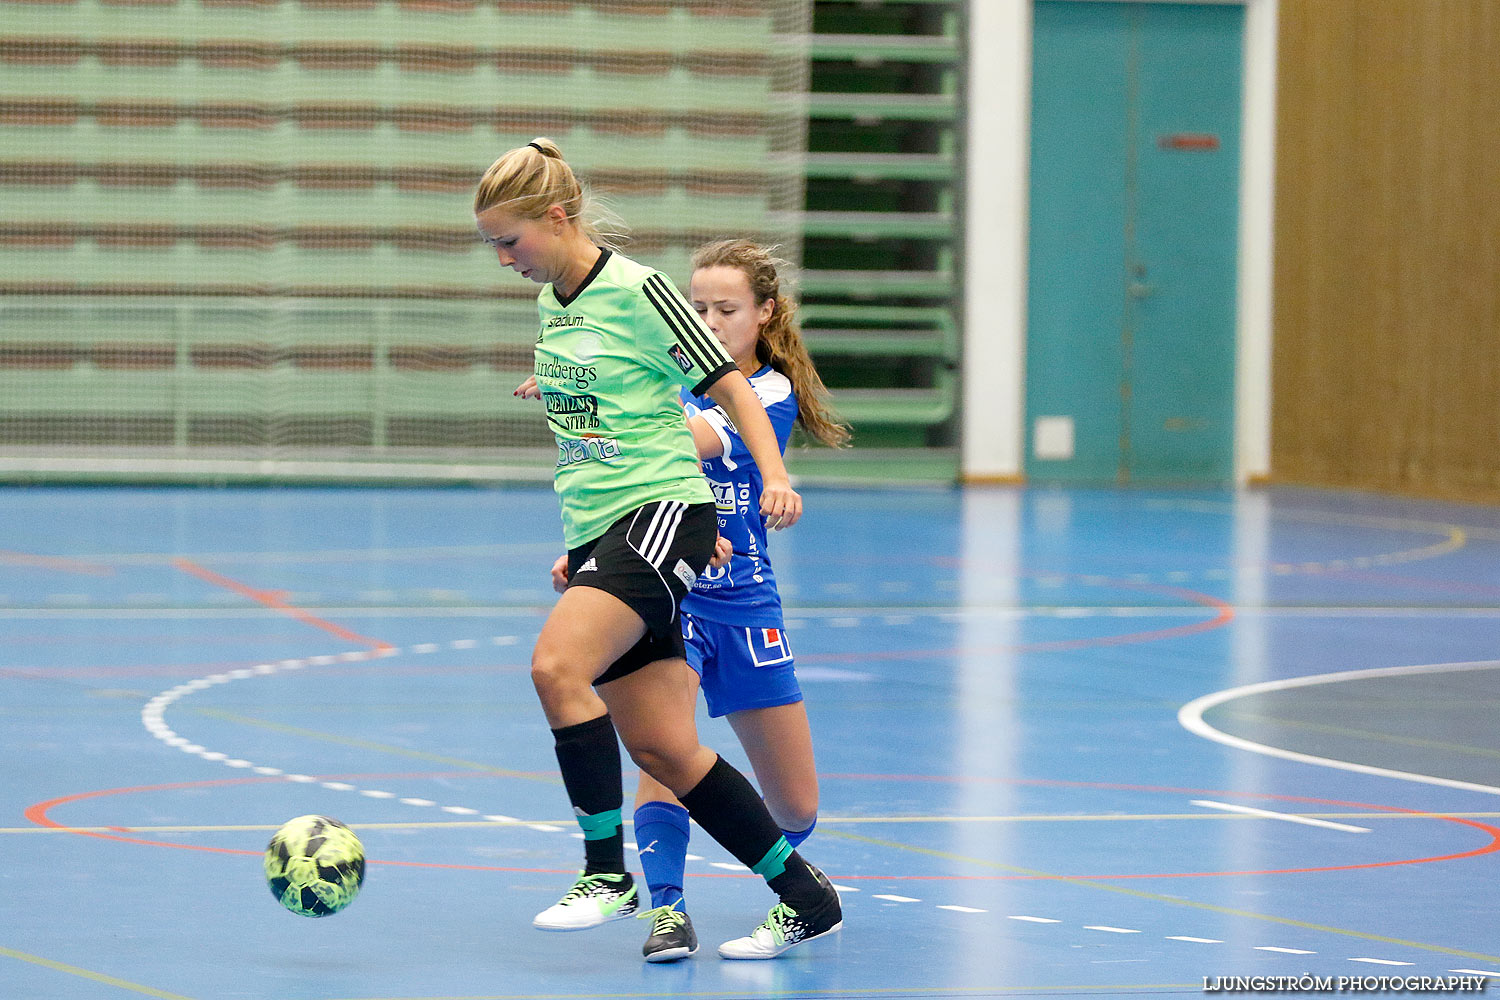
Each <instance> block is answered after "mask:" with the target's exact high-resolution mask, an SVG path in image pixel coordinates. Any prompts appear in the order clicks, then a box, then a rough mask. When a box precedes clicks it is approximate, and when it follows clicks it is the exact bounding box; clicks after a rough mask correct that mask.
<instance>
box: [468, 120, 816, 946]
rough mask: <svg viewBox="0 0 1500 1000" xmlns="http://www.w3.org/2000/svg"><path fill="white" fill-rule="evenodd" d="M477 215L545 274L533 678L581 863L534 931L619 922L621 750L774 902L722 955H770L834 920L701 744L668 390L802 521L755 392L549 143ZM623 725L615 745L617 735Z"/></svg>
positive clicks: (751, 801)
mask: <svg viewBox="0 0 1500 1000" xmlns="http://www.w3.org/2000/svg"><path fill="white" fill-rule="evenodd" d="M474 221H475V225H476V227H477V228H478V230H479V233H480V236H481V237H482V238H483V239H484V241H485V243H486V244H487V245H489V246H490V247H491V248H493V250H494V252H495V255H496V258H497V260H498V261H499V263H500V265H501V266H502V267H508V268H511V269H512V270H514V271H516V272H518V273H519V274H521V276H522V277H524V278H528V279H530V280H531V281H534V282H536V283H538V284H540V285H542V286H543V287H542V290H541V292H540V293H539V294H538V295H537V308H538V313H539V323H538V327H539V332H538V334H537V337H536V345H535V349H534V354H535V358H534V363H533V375H532V377H531V378H529V379H528V380H527V382H526V383H524V384H523V385H522V386H521V387H520V388H519V389H517V393H518V394H522V395H539V396H540V397H541V398H542V399H543V400H544V401H545V404H546V406H545V411H546V415H547V422H548V425H549V426H550V427H551V429H552V431H553V434H554V436H555V437H556V439H557V450H558V458H557V468H556V471H555V473H554V482H555V486H556V490H557V494H558V497H559V499H560V500H561V505H562V514H563V537H564V540H565V542H566V543H567V545H568V555H567V563H566V587H565V589H564V592H563V595H562V597H561V598H560V599H559V600H558V602H557V604H556V606H555V607H554V608H553V610H552V613H551V614H550V615H548V617H547V621H546V623H545V624H544V625H543V627H542V631H541V634H540V635H539V636H538V638H537V643H536V647H535V649H534V650H533V652H532V657H531V678H532V683H533V686H534V687H535V689H536V692H537V696H538V698H539V699H540V701H541V703H542V709H543V712H544V713H545V715H546V717H547V721H548V724H549V725H550V726H551V729H552V734H553V740H554V749H555V751H556V754H557V761H558V766H559V768H560V770H561V772H562V778H563V785H564V787H565V789H566V791H567V793H568V798H569V800H570V803H571V804H572V806H573V811H574V813H575V814H576V815H577V817H578V824H579V827H580V828H581V829H582V832H583V838H584V869H583V871H582V872H580V873H579V877H578V879H577V881H575V883H574V884H573V887H572V888H571V889H569V890H568V891H567V892H566V893H565V894H564V895H563V897H562V898H561V899H560V900H558V902H557V903H556V904H554V905H553V906H550V907H548V908H547V909H545V910H543V911H542V912H541V913H539V914H537V915H536V918H535V919H534V920H533V921H532V923H533V924H534V925H535V926H536V927H538V928H540V929H542V930H552V931H571V930H583V929H585V928H588V927H596V926H598V925H600V924H603V923H606V922H608V921H611V920H617V919H619V918H621V917H626V916H629V915H630V914H631V913H633V912H634V911H635V910H636V909H637V908H638V904H637V901H636V895H637V890H636V886H635V885H634V882H633V880H632V878H631V876H630V873H629V871H628V870H627V869H626V867H625V862H624V841H623V835H622V817H621V809H622V806H623V797H624V796H623V789H622V787H621V772H620V751H619V742H623V743H624V744H625V748H626V749H627V750H628V751H629V752H630V755H631V758H632V759H633V760H634V761H635V762H636V763H637V764H638V765H640V767H641V769H642V770H643V771H645V772H647V773H649V774H650V775H652V777H653V778H654V779H656V780H657V781H660V782H661V783H662V784H663V785H665V786H666V787H667V788H669V789H671V790H672V792H673V793H674V794H675V795H676V796H677V798H678V799H679V800H680V801H681V802H682V804H683V806H684V807H685V808H686V809H687V811H688V812H689V813H690V814H691V816H692V818H693V819H694V820H696V821H697V823H698V825H699V826H701V827H703V829H704V830H706V831H707V832H708V833H709V834H710V835H711V836H712V837H713V838H714V839H715V840H717V841H718V842H719V843H720V844H721V845H723V846H724V847H725V849H727V850H728V851H729V852H730V853H731V854H732V855H734V857H735V858H737V859H738V860H739V861H740V862H741V863H742V864H744V865H745V866H746V867H747V868H749V869H750V870H752V871H754V872H756V873H757V874H759V875H761V876H762V877H763V878H764V879H765V880H766V883H767V884H768V885H769V886H770V888H771V889H772V890H773V891H774V892H775V893H776V895H777V896H778V897H780V902H778V903H777V904H776V905H775V906H774V907H772V908H771V912H770V914H769V915H768V917H767V919H766V922H765V923H763V924H762V925H761V926H760V927H758V928H756V929H755V931H754V932H752V933H751V934H750V935H749V936H747V937H743V938H737V939H735V940H732V941H728V942H726V943H725V944H724V945H722V946H721V947H720V949H719V952H720V954H721V955H723V956H724V957H726V958H739V959H757V958H775V957H776V956H778V955H780V954H782V953H784V952H785V951H786V950H787V949H788V948H791V947H794V946H796V945H798V944H801V943H803V942H804V941H810V940H813V939H814V938H818V937H823V936H824V935H827V934H833V933H835V932H837V931H838V930H839V928H840V927H841V926H842V914H841V908H840V905H839V899H838V893H837V892H835V891H834V889H833V887H832V886H831V885H830V884H829V883H828V880H827V878H825V877H824V876H823V874H822V873H821V872H819V871H818V870H817V869H816V868H814V867H812V866H811V865H809V864H807V862H806V861H804V860H803V859H802V857H801V855H799V854H798V853H797V851H796V850H795V849H794V848H793V847H792V846H791V845H790V844H789V843H788V842H787V841H786V839H785V837H784V836H783V835H782V833H781V831H780V829H779V828H778V825H777V823H776V821H775V819H774V818H773V817H772V816H771V815H770V813H769V812H768V811H767V808H766V805H765V803H764V802H763V801H762V800H761V798H760V796H759V795H757V794H756V792H755V789H754V786H752V785H751V784H750V782H749V781H747V780H746V779H745V777H744V776H743V775H742V774H740V772H739V771H737V770H735V769H734V768H733V767H731V766H730V765H729V764H727V763H726V762H725V761H724V760H723V759H722V758H721V757H719V756H718V755H717V754H715V753H714V752H713V751H712V750H710V749H709V748H707V747H705V746H703V745H702V744H701V743H700V742H699V740H698V733H697V727H696V725H695V723H694V719H693V709H694V703H695V701H696V697H697V695H696V686H695V685H694V684H692V683H691V679H692V674H691V672H690V671H689V670H688V669H687V666H686V664H685V663H684V662H683V642H682V629H681V624H680V619H679V606H680V602H681V600H682V598H683V597H684V596H685V595H686V592H687V590H688V588H689V587H691V586H692V584H693V581H694V579H695V578H696V577H697V576H698V575H699V574H700V573H701V572H702V571H703V570H704V569H705V568H707V566H708V564H709V560H710V558H711V556H713V554H714V551H715V538H716V533H715V531H716V518H715V513H714V507H715V505H714V496H713V492H712V491H711V490H710V489H709V486H708V483H707V482H706V481H705V479H704V477H703V472H702V469H701V468H700V466H699V464H698V456H697V454H696V452H695V449H694V441H693V436H692V433H691V431H690V430H689V429H688V426H687V424H686V423H685V421H684V420H683V415H682V407H681V403H680V401H679V387H690V388H692V389H693V391H694V392H697V393H707V394H708V395H709V396H711V398H713V399H714V400H715V401H716V402H717V404H718V405H721V406H723V407H724V408H725V411H726V412H727V413H728V414H729V415H730V417H731V418H732V419H733V420H734V423H735V426H737V427H739V428H740V430H741V431H742V432H743V435H744V439H745V442H746V444H747V445H748V448H749V450H750V452H751V453H752V454H753V455H754V456H755V461H756V464H757V465H758V466H760V468H761V470H762V471H763V473H764V475H765V487H764V490H763V493H762V497H761V502H760V506H759V507H758V508H757V514H760V513H762V512H763V513H764V514H765V515H766V516H767V517H768V519H769V523H771V524H772V525H773V526H787V525H790V524H793V523H795V522H796V520H797V519H798V517H799V516H800V515H801V510H802V500H801V498H800V497H799V496H798V495H797V493H796V491H795V490H793V489H792V487H791V483H790V481H789V479H788V477H787V473H786V469H785V467H784V465H783V464H782V461H781V452H780V450H779V447H778V442H777V440H776V436H775V433H774V431H773V429H772V427H771V425H770V421H769V420H768V419H767V418H766V414H765V411H764V409H763V408H762V406H761V405H760V402H759V400H758V399H757V397H756V394H755V392H754V391H753V390H752V389H751V387H750V384H749V382H748V381H747V380H746V379H745V376H744V375H743V374H742V373H741V372H740V371H739V370H738V368H737V366H736V364H735V363H734V361H733V360H732V359H731V358H730V357H729V355H728V354H727V352H725V350H724V349H723V347H722V346H721V345H720V344H719V342H718V341H717V340H716V339H715V338H714V336H713V334H712V333H711V332H710V331H709V330H708V329H707V328H706V327H705V326H704V325H703V323H702V321H701V320H700V319H699V318H698V317H697V316H696V315H694V312H693V309H692V307H691V306H689V305H688V303H687V302H686V301H684V300H683V298H682V296H681V294H680V293H679V292H678V291H677V290H676V289H675V288H673V287H672V286H671V283H670V282H668V281H667V279H666V277H665V276H664V275H662V274H661V273H660V272H657V271H655V270H653V269H651V268H649V267H644V266H642V265H641V264H638V263H636V262H635V261H632V260H630V259H629V258H627V257H625V256H624V255H623V254H620V253H617V252H615V251H614V250H612V249H610V248H608V247H601V246H599V245H597V232H596V231H595V230H594V228H593V227H592V226H591V225H590V224H589V222H588V218H587V214H586V205H585V198H584V191H583V188H582V185H581V184H580V183H579V182H578V179H577V177H576V176H575V175H574V173H573V170H572V168H571V167H569V166H568V164H567V162H566V161H565V160H563V158H562V153H561V152H560V151H559V150H558V148H557V146H556V144H555V143H553V142H552V141H551V140H548V139H536V140H533V141H532V142H529V143H527V144H526V145H525V146H522V147H519V148H517V149H513V150H511V151H510V152H508V153H506V154H505V155H504V156H502V157H500V159H498V160H496V161H495V162H494V163H493V164H491V165H490V167H489V169H488V170H486V171H485V174H484V176H483V177H482V178H481V179H480V182H479V188H478V190H477V191H476V193H475V196H474ZM617 734H618V741H617Z"/></svg>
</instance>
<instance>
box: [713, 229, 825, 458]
mask: <svg viewBox="0 0 1500 1000" xmlns="http://www.w3.org/2000/svg"><path fill="white" fill-rule="evenodd" d="M785 265H786V261H784V260H779V259H777V258H776V257H775V256H773V254H772V250H771V249H770V248H767V247H763V246H761V245H760V244H758V243H752V242H751V241H749V240H719V241H718V242H715V243H707V244H704V245H703V246H701V247H699V248H698V249H697V250H696V251H694V253H693V270H694V271H697V270H699V269H700V268H705V267H732V268H734V269H736V270H738V271H740V272H741V273H743V274H744V275H745V277H746V278H747V279H748V280H749V282H750V291H751V293H752V294H753V295H754V296H755V304H756V305H757V306H759V305H760V304H762V303H764V302H767V301H769V302H774V303H775V307H774V308H773V309H772V311H771V318H770V319H769V320H767V321H766V323H765V325H764V326H762V327H761V328H760V330H759V332H758V336H757V337H756V342H755V357H756V359H757V360H758V361H760V363H761V364H765V365H770V366H771V367H772V368H774V369H775V370H776V371H779V372H781V374H783V375H785V376H786V377H787V378H788V379H789V380H790V381H791V383H792V391H793V392H795V393H796V394H797V423H799V424H801V425H802V429H803V430H805V431H806V432H807V433H808V434H809V435H810V436H811V437H813V438H815V439H816V440H818V441H821V442H822V443H823V444H826V445H828V446H829V447H832V448H842V447H844V446H845V445H847V444H848V443H849V436H850V430H849V425H848V424H846V423H844V422H843V421H842V420H840V419H839V417H838V414H836V413H835V412H834V411H833V407H832V405H831V403H830V401H829V397H828V388H827V387H826V386H825V385H823V380H822V378H820V377H819V376H818V370H817V368H815V367H814V366H813V361H812V357H811V356H810V355H809V354H808V353H807V345H806V344H805V343H803V341H802V333H801V331H800V330H799V329H798V328H797V303H796V302H794V301H793V300H792V299H791V297H790V296H788V295H786V294H785V293H783V292H782V290H781V277H780V274H779V272H778V270H777V268H778V266H785Z"/></svg>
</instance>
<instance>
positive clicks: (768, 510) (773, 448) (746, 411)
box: [694, 370, 802, 528]
mask: <svg viewBox="0 0 1500 1000" xmlns="http://www.w3.org/2000/svg"><path fill="white" fill-rule="evenodd" d="M707 391H708V395H709V396H710V397H711V398H712V399H713V401H714V402H715V403H717V404H719V405H720V406H722V407H723V408H724V412H725V413H727V414H729V419H730V420H732V421H734V426H735V427H737V428H739V432H740V438H741V439H742V440H743V441H744V442H745V447H746V448H747V449H748V450H749V452H750V457H751V458H752V459H754V460H755V464H756V465H757V466H758V467H759V468H760V477H761V482H762V483H763V484H764V485H763V486H762V487H761V491H760V512H761V513H762V514H764V515H765V516H766V523H767V525H769V526H770V527H772V528H790V527H791V526H792V525H794V524H796V523H797V520H798V518H800V517H801V516H802V497H800V496H798V495H797V491H796V490H794V489H792V481H791V477H789V476H788V475H787V471H786V464H785V463H784V462H782V460H781V446H780V444H779V443H778V442H777V440H776V431H775V430H774V429H773V428H772V427H771V419H770V418H769V417H767V416H766V411H765V408H764V407H763V406H762V405H761V402H760V397H759V396H757V395H756V394H755V390H754V389H753V388H751V387H750V380H749V379H747V378H745V376H744V373H742V372H740V371H738V370H731V371H728V372H726V373H725V374H724V375H722V376H720V377H719V379H718V380H717V381H716V382H714V384H713V385H711V386H709V387H708V390H707ZM694 440H696V435H695V437H694ZM721 447H722V446H721Z"/></svg>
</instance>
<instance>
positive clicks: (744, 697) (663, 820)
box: [635, 240, 849, 962]
mask: <svg viewBox="0 0 1500 1000" xmlns="http://www.w3.org/2000/svg"><path fill="white" fill-rule="evenodd" d="M779 263H782V262H780V261H777V260H776V259H775V258H774V257H772V255H771V254H770V253H769V252H768V251H767V250H766V249H764V248H763V247H760V246H758V245H756V244H754V243H751V242H748V241H745V240H727V241H723V242H719V243H711V244H709V245H707V246H704V247H701V248H700V249H699V250H698V251H697V253H695V254H694V255H693V274H692V281H691V284H690V287H689V295H688V298H689V299H690V300H691V301H692V304H693V308H694V309H695V310H696V311H697V313H698V315H699V316H700V317H702V319H703V321H704V323H705V324H706V325H707V326H708V328H709V329H710V330H712V331H713V333H714V336H715V337H717V338H718V340H719V342H720V343H721V344H723V345H724V349H725V350H726V351H727V352H728V353H729V356H730V357H731V358H732V359H733V360H734V363H735V366H736V367H737V368H738V369H739V370H740V371H741V372H742V373H744V375H745V377H746V378H748V379H749V380H750V385H751V387H752V388H754V389H755V394H756V396H758V397H759V398H760V401H761V404H762V405H763V406H764V407H765V409H766V415H767V416H768V417H769V418H770V420H771V426H772V428H773V429H774V430H775V432H776V439H777V443H778V444H779V445H780V447H781V450H782V451H785V450H786V446H787V441H788V439H789V438H790V437H791V434H792V425H793V424H794V423H799V422H800V423H801V424H802V427H803V429H804V430H805V431H806V432H807V433H808V434H809V435H810V436H812V437H814V438H816V439H817V440H819V441H821V442H823V443H824V444H828V445H833V446H835V447H837V446H839V445H842V444H844V443H846V442H847V441H848V440H849V430H848V428H847V427H846V426H844V425H843V424H841V423H839V422H838V420H837V419H836V418H835V417H834V416H833V415H832V413H831V412H830V410H829V406H828V401H827V396H828V394H827V390H826V389H824V387H823V382H822V380H821V379H820V378H819V377H818V373H817V370H816V369H815V368H814V367H813V363H812V359H811V358H810V357H809V356H808V352H807V348H806V346H804V344H803V342H802V337H801V334H800V333H799V332H798V329H797V324H796V320H795V315H796V305H795V303H794V302H793V301H792V300H791V298H790V297H788V296H787V295H785V294H783V293H782V291H781V287H780V279H779V276H778V273H777V265H778V264H779ZM682 395H683V403H684V406H685V408H686V410H687V413H688V418H689V419H688V425H689V427H690V428H691V429H692V432H693V439H694V442H695V443H696V444H697V447H698V455H699V457H700V458H702V459H703V471H704V474H705V475H706V476H707V477H708V482H709V485H710V486H711V487H712V488H713V491H714V499H715V506H716V507H717V509H718V519H719V535H720V546H721V548H722V547H724V546H725V543H727V544H728V546H730V547H732V550H733V554H732V556H731V558H730V559H729V562H728V563H727V565H724V566H720V567H713V568H710V569H708V570H707V571H705V572H704V574H703V575H702V576H700V577H698V579H697V581H696V582H694V584H693V589H692V591H691V592H690V593H689V594H688V595H687V596H686V597H685V598H683V601H682V631H683V641H684V644H685V646H686V649H687V662H688V665H689V666H691V667H692V668H693V670H694V671H696V672H697V674H698V675H699V677H700V678H701V682H702V690H703V696H704V699H705V701H707V703H708V714H709V715H711V716H713V717H714V718H722V717H724V716H726V715H727V716H728V717H729V724H730V726H731V727H733V729H734V731H735V735H736V736H738V737H739V740H740V744H741V745H742V746H743V747H744V748H745V753H746V755H747V756H748V757H749V758H750V763H751V765H752V766H753V768H754V769H755V776H756V778H757V779H758V780H759V782H760V787H761V792H762V794H763V795H764V797H765V801H766V806H767V807H768V808H769V809H770V812H771V816H772V817H773V818H774V819H775V820H776V822H777V825H778V826H780V828H781V832H782V835H783V836H784V837H785V838H786V841H787V843H788V844H790V845H792V846H793V847H796V846H797V845H799V844H801V843H802V841H803V840H805V839H806V838H807V836H808V835H809V834H810V833H812V828H813V825H814V824H815V823H816V821H817V814H818V775H817V770H816V768H815V766H814V763H813V747H812V734H811V731H810V729H809V727H808V723H807V711H806V709H805V707H804V706H803V704H802V691H801V689H800V688H799V687H798V685H797V677H796V675H795V674H794V673H793V670H792V650H791V646H790V645H789V644H788V642H787V635H786V630H785V628H784V627H783V625H782V615H781V597H780V595H779V594H778V592H777V589H776V577H775V575H774V573H773V572H772V569H771V561H770V558H769V556H768V554H767V552H766V521H765V518H764V517H763V516H762V515H761V512H760V500H761V482H762V481H761V472H760V469H759V468H758V467H757V466H756V464H755V460H754V459H753V458H752V457H751V455H750V452H749V450H748V448H747V447H746V445H745V441H744V439H743V438H742V437H741V436H740V433H739V431H738V429H737V428H736V426H735V424H734V422H733V421H732V420H730V419H729V417H728V415H727V414H726V413H725V412H724V409H723V408H722V407H720V406H717V405H716V404H715V403H714V402H713V400H711V399H707V398H705V397H703V396H697V395H693V394H692V393H691V392H690V391H688V390H684V391H683V393H682ZM635 838H636V845H637V848H638V850H639V852H640V859H641V868H642V870H643V871H644V872H645V876H646V884H647V886H648V887H649V888H650V890H651V903H652V909H651V910H650V911H648V912H647V913H644V914H642V915H641V916H642V917H643V918H649V919H651V921H652V924H651V932H650V935H649V936H648V937H647V939H646V943H645V945H644V946H643V947H642V952H643V953H644V955H645V956H646V961H648V962H671V961H676V960H678V959H682V958H686V957H687V956H688V955H691V954H692V953H693V952H694V951H695V950H696V949H697V946H698V942H697V936H696V934H695V932H694V930H693V925H692V922H691V920H690V919H689V918H688V915H687V911H686V906H685V903H684V901H683V896H682V885H683V873H684V868H685V865H686V857H685V856H686V853H687V843H688V813H687V810H686V809H684V808H683V807H682V805H681V804H680V803H679V802H678V801H677V799H676V798H675V797H674V796H673V795H672V792H671V790H670V789H668V788H667V787H666V786H664V785H662V784H661V783H660V782H658V781H656V780H655V779H653V778H652V777H651V776H650V775H649V774H646V773H645V772H642V773H641V780H640V788H639V791H638V792H637V795H636V810H635ZM761 933H764V932H761Z"/></svg>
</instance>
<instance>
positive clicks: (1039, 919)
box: [1010, 914, 1062, 924]
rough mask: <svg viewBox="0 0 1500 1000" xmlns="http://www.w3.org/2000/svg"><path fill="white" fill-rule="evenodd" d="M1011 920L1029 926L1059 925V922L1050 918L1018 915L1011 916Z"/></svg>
mask: <svg viewBox="0 0 1500 1000" xmlns="http://www.w3.org/2000/svg"><path fill="white" fill-rule="evenodd" d="M1010 919H1011V920H1024V921H1026V922H1027V923H1029V924H1060V923H1062V921H1061V920H1053V919H1052V918H1051V917H1025V916H1021V915H1019V914H1016V915H1013V916H1012V917H1011V918H1010Z"/></svg>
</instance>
